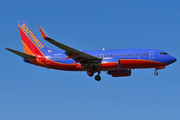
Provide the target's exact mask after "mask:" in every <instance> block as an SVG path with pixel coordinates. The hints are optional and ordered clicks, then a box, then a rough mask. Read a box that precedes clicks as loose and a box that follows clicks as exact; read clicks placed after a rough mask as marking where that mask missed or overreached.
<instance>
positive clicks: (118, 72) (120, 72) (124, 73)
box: [108, 69, 131, 77]
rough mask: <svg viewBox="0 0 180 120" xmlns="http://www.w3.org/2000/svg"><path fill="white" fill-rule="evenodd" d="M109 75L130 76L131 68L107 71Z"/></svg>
mask: <svg viewBox="0 0 180 120" xmlns="http://www.w3.org/2000/svg"><path fill="white" fill-rule="evenodd" d="M108 74H109V75H112V77H126V76H131V69H127V70H118V71H108Z"/></svg>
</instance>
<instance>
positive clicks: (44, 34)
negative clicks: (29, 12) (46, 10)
mask: <svg viewBox="0 0 180 120" xmlns="http://www.w3.org/2000/svg"><path fill="white" fill-rule="evenodd" d="M39 30H40V32H41V35H42V37H43V38H44V39H45V40H48V39H49V37H48V35H47V33H46V32H45V31H44V29H43V28H42V26H39Z"/></svg>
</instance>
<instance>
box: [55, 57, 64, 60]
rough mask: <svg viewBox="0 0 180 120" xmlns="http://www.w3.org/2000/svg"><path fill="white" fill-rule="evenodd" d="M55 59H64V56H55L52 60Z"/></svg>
mask: <svg viewBox="0 0 180 120" xmlns="http://www.w3.org/2000/svg"><path fill="white" fill-rule="evenodd" d="M55 59H65V57H55V58H54V60H55Z"/></svg>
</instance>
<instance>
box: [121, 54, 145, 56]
mask: <svg viewBox="0 0 180 120" xmlns="http://www.w3.org/2000/svg"><path fill="white" fill-rule="evenodd" d="M140 55H148V54H147V53H138V54H118V56H140Z"/></svg>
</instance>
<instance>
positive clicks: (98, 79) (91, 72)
mask: <svg viewBox="0 0 180 120" xmlns="http://www.w3.org/2000/svg"><path fill="white" fill-rule="evenodd" d="M87 74H88V76H90V77H92V76H93V75H94V72H93V71H87ZM94 78H95V80H96V81H100V80H101V76H100V71H98V75H96V76H95V77H94Z"/></svg>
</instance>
